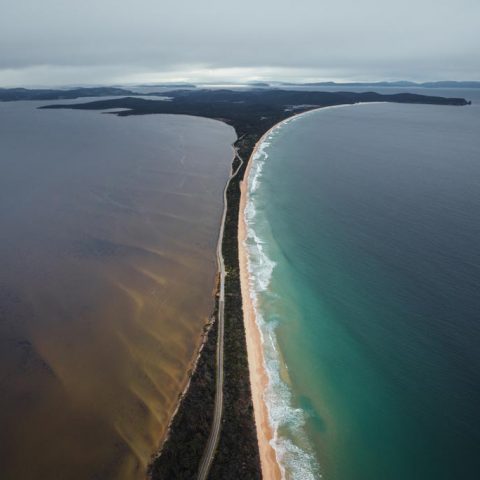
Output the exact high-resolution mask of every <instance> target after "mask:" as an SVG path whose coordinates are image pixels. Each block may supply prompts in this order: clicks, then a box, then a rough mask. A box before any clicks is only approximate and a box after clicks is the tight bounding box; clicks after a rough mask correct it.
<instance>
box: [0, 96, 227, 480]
mask: <svg viewBox="0 0 480 480" xmlns="http://www.w3.org/2000/svg"><path fill="white" fill-rule="evenodd" d="M35 106H36V104H35V103H28V102H26V103H23V102H16V103H10V104H0V426H1V430H0V468H1V473H2V475H1V478H2V479H5V480H23V479H27V478H28V479H29V480H35V479H49V480H56V479H59V480H60V479H62V480H64V479H68V480H76V479H79V480H80V479H81V480H86V479H129V480H131V479H141V478H144V475H145V469H146V466H147V464H148V461H149V458H150V455H151V454H152V453H153V451H154V450H155V448H156V447H157V446H158V445H159V442H160V441H161V439H162V436H163V435H164V433H165V428H166V425H167V423H168V421H169V418H170V415H171V413H172V411H173V409H174V408H175V404H176V400H177V398H178V395H179V393H180V391H181V390H182V388H183V386H184V384H185V381H186V376H187V370H188V366H189V363H190V362H191V360H192V357H193V355H194V351H195V349H196V347H197V346H198V342H199V337H200V333H201V331H202V327H203V325H204V322H205V320H206V318H207V317H208V315H209V313H210V311H211V308H212V295H211V294H212V289H213V285H214V278H215V270H216V267H215V245H216V240H217V235H218V227H219V222H220V217H221V210H222V189H223V187H224V184H225V182H226V180H227V178H228V175H229V171H230V164H231V160H232V148H231V144H232V142H233V141H234V139H235V134H234V131H233V129H231V128H230V127H228V126H226V125H224V124H222V123H220V122H215V121H213V120H207V119H201V118H192V117H179V116H163V115H154V116H145V117H130V118H117V117H114V116H112V115H102V114H100V113H97V112H79V111H38V110H35V109H34V107H35Z"/></svg>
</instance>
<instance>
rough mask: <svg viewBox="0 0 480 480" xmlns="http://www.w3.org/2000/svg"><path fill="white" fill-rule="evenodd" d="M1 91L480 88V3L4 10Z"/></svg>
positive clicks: (366, 0)
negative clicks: (396, 84) (443, 84)
mask: <svg viewBox="0 0 480 480" xmlns="http://www.w3.org/2000/svg"><path fill="white" fill-rule="evenodd" d="M0 12H1V13H0V86H60V85H96V84H124V85H128V84H153V83H159V82H180V81H192V82H214V83H215V82H229V81H252V80H283V81H323V80H336V81H373V80H415V81H433V80H480V27H479V21H480V0H403V1H401V0H396V1H391V0H328V1H326V0H275V1H274V0H236V1H231V0H135V1H133V0H81V1H80V0H0Z"/></svg>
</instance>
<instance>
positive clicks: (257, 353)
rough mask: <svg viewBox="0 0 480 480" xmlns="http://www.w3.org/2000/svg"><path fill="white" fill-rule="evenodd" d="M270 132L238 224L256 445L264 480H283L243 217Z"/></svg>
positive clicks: (242, 189) (245, 191)
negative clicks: (252, 295)
mask: <svg viewBox="0 0 480 480" xmlns="http://www.w3.org/2000/svg"><path fill="white" fill-rule="evenodd" d="M273 128H274V127H273ZM271 130H272V129H270V130H269V131H268V132H267V133H265V135H264V136H262V138H261V139H260V140H259V141H258V142H257V144H256V145H255V148H254V149H253V152H252V155H251V156H250V159H249V160H248V164H247V169H246V170H245V175H244V177H243V180H242V182H241V184H240V192H241V194H240V211H239V216H240V218H239V222H238V256H239V263H240V283H241V289H242V306H243V323H244V327H245V333H246V335H245V336H246V341H247V354H248V369H249V375H250V388H251V391H252V402H253V410H254V415H255V426H256V430H257V442H258V448H259V452H260V464H261V468H262V478H263V480H281V479H282V478H283V474H282V470H281V467H280V464H279V462H278V458H277V454H276V452H275V449H274V448H273V447H272V445H271V442H272V440H273V438H274V431H273V428H272V426H271V425H270V420H269V414H268V407H267V404H266V402H265V399H264V392H265V390H266V388H267V385H268V374H267V370H266V367H265V359H264V355H263V346H262V338H261V333H260V329H259V327H258V324H257V321H256V314H255V309H254V306H253V303H252V300H251V298H250V283H249V282H250V277H249V272H248V253H247V248H246V246H245V241H246V239H247V225H246V221H245V214H244V212H245V208H246V206H247V201H248V176H249V173H250V169H251V165H252V162H253V157H254V156H255V154H256V152H257V150H258V148H259V146H260V145H261V143H262V142H263V140H264V139H265V138H266V136H267V135H268V134H269V133H270V132H271Z"/></svg>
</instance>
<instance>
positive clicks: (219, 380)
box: [197, 149, 243, 480]
mask: <svg viewBox="0 0 480 480" xmlns="http://www.w3.org/2000/svg"><path fill="white" fill-rule="evenodd" d="M236 158H238V160H239V161H240V163H239V165H238V167H237V168H236V169H235V171H234V172H232V174H231V175H230V178H229V179H228V181H227V183H226V185H225V189H224V190H223V214H222V222H221V225H220V233H219V235H218V243H217V264H218V271H219V275H220V290H219V299H218V317H217V322H218V325H217V328H218V333H217V362H216V391H215V408H214V413H213V423H212V430H211V431H210V436H209V437H208V441H207V445H206V447H205V451H204V454H203V457H202V460H201V462H200V467H199V470H198V477H197V478H198V480H206V478H207V476H208V473H209V471H210V467H211V465H212V461H213V458H214V456H215V451H216V449H217V445H218V439H219V438H220V427H221V425H222V412H223V344H224V330H225V320H224V318H225V276H226V274H225V261H224V259H223V253H222V246H223V234H224V230H225V219H226V217H227V207H228V204H227V189H228V187H229V185H230V182H231V181H232V178H234V177H235V176H236V175H237V173H238V171H239V170H240V168H241V166H242V165H243V159H242V158H241V157H240V156H239V155H238V150H237V149H235V157H234V161H235V159H236Z"/></svg>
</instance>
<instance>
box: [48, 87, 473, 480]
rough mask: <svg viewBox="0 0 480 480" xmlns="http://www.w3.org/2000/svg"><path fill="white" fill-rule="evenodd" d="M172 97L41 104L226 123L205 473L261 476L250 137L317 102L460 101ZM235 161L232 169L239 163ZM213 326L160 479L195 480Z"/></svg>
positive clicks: (283, 95) (249, 94)
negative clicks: (244, 239)
mask: <svg viewBox="0 0 480 480" xmlns="http://www.w3.org/2000/svg"><path fill="white" fill-rule="evenodd" d="M168 96H169V97H171V98H172V100H171V101H159V100H146V99H142V98H132V97H126V98H119V99H111V100H100V101H95V102H90V103H84V104H74V105H52V106H48V107H43V108H73V109H88V110H106V109H111V108H125V109H128V110H125V111H121V112H117V113H116V114H117V115H119V116H127V115H141V114H153V113H168V114H185V115H196V116H203V117H209V118H215V119H218V120H221V121H224V122H226V123H228V124H230V125H232V126H233V127H234V128H235V130H236V132H237V135H238V138H239V139H238V140H237V142H236V144H235V146H236V147H237V148H238V152H239V155H240V157H241V158H243V159H244V160H245V162H244V164H243V165H242V167H241V168H240V170H239V173H238V175H237V176H236V177H234V178H233V179H232V181H231V182H230V185H229V188H228V190H227V202H228V209H227V217H226V222H225V233H224V238H223V246H222V248H223V256H224V260H225V268H226V272H227V276H226V282H225V290H226V298H225V385H224V410H223V420H222V430H221V436H220V441H219V445H218V449H217V454H216V457H215V459H214V462H213V465H212V469H211V473H210V478H212V479H218V480H220V479H227V478H242V479H243V478H245V479H249V480H254V479H260V478H261V469H260V460H259V453H258V446H257V440H256V431H255V420H254V415H253V405H252V400H251V392H250V382H249V372H248V359H247V350H246V343H245V330H244V326H243V312H242V299H241V290H240V275H239V261H238V244H237V230H238V217H239V203H240V202H239V200H240V188H239V185H240V181H241V180H242V179H243V176H244V173H245V168H246V164H247V162H248V159H249V158H250V155H251V153H252V150H253V148H254V146H255V143H256V142H257V141H258V140H259V139H260V137H261V136H262V135H263V134H264V133H265V132H266V131H267V130H268V129H269V128H270V127H272V126H273V125H275V124H276V123H278V122H279V121H281V120H283V119H285V118H287V117H289V116H291V115H292V114H294V113H300V112H303V111H307V110H311V109H312V108H317V107H321V106H330V105H339V104H353V103H358V102H374V101H375V102H378V101H388V102H397V103H424V104H438V105H466V104H467V103H468V102H467V101H466V100H464V99H459V98H456V99H455V98H454V99H452V98H450V99H448V98H442V97H431V96H424V95H414V94H407V93H405V94H398V95H380V94H377V93H350V92H335V93H325V92H298V91H282V90H252V91H230V90H194V91H187V90H177V91H173V92H168ZM238 161H239V160H238V159H235V161H234V165H233V168H234V169H235V168H236V167H237V166H238V163H237V162H238ZM215 342H216V327H215V326H214V327H212V330H211V332H210V335H209V338H208V340H207V342H206V344H205V347H204V349H203V351H202V354H201V356H200V359H199V361H198V364H197V368H196V370H195V372H194V374H193V377H192V381H191V384H190V388H189V389H188V391H187V393H186V395H185V396H184V398H183V401H182V403H181V406H180V408H179V411H178V413H177V415H176V417H175V418H174V420H173V422H172V428H171V431H170V435H169V437H168V439H167V440H166V442H165V443H164V445H163V447H162V449H161V451H160V453H159V455H158V456H157V457H156V458H155V459H154V460H153V462H152V466H151V469H150V475H151V478H152V479H153V480H159V479H171V478H175V479H192V478H195V476H196V472H197V469H198V466H199V463H200V459H201V456H202V453H203V449H204V447H205V445H206V442H207V439H208V435H209V433H210V427H211V419H212V418H213V405H214V393H215Z"/></svg>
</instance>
